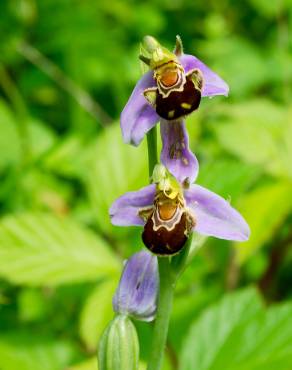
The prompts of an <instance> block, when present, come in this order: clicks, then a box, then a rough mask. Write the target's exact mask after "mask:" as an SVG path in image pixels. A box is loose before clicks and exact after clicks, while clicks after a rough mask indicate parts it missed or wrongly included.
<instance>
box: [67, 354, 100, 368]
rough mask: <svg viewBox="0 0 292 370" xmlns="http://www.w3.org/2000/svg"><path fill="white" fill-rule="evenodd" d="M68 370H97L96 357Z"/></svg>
mask: <svg viewBox="0 0 292 370" xmlns="http://www.w3.org/2000/svg"><path fill="white" fill-rule="evenodd" d="M68 370H98V364H97V357H93V358H90V359H89V360H86V361H83V362H81V363H79V364H77V365H73V366H70V367H69V368H68Z"/></svg>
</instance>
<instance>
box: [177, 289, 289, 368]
mask: <svg viewBox="0 0 292 370" xmlns="http://www.w3.org/2000/svg"><path fill="white" fill-rule="evenodd" d="M291 325H292V305H291V304H285V305H281V306H275V307H272V308H270V309H268V310H265V309H264V307H263V306H262V304H261V302H260V299H259V297H258V295H257V294H256V292H255V291H254V290H250V289H249V290H245V291H241V292H236V293H234V294H232V295H228V296H226V297H224V298H223V299H222V300H221V301H220V302H219V303H218V304H217V305H215V306H213V307H211V308H208V309H207V310H206V311H205V312H204V313H203V314H202V316H201V317H200V318H199V319H198V320H197V321H196V322H195V323H194V324H193V325H192V326H191V329H190V332H189V334H188V336H187V338H186V340H185V343H184V346H183V351H182V356H181V366H180V369H181V370H193V369H196V370H222V369H224V370H246V369H248V370H266V369H269V370H289V369H290V368H291V366H290V365H291V362H292V344H291V343H292V331H291Z"/></svg>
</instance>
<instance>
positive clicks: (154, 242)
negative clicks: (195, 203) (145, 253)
mask: <svg viewBox="0 0 292 370" xmlns="http://www.w3.org/2000/svg"><path fill="white" fill-rule="evenodd" d="M193 226H194V220H193V218H192V217H191V216H190V215H189V214H188V213H187V211H186V210H185V209H184V208H182V207H181V206H180V205H177V204H174V203H171V202H170V203H164V204H156V206H155V208H154V211H153V212H152V213H151V214H150V216H149V217H148V219H147V222H146V224H145V226H144V231H143V234H142V240H143V242H144V244H145V245H146V247H147V248H148V249H149V250H150V251H151V252H153V253H155V254H158V255H161V256H167V255H173V254H176V253H178V252H179V251H180V250H181V249H182V248H183V247H184V245H185V243H186V241H187V239H188V235H189V232H190V230H191V229H192V227H193Z"/></svg>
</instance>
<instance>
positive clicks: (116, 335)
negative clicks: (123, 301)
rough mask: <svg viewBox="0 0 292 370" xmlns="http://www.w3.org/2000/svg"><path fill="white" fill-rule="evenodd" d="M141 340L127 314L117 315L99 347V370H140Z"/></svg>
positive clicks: (106, 330) (105, 332)
mask: <svg viewBox="0 0 292 370" xmlns="http://www.w3.org/2000/svg"><path fill="white" fill-rule="evenodd" d="M138 363H139V341H138V336H137V332H136V328H135V326H134V325H133V323H132V321H131V320H130V319H129V318H128V317H127V316H122V315H118V316H116V317H115V318H114V319H113V320H112V321H111V322H110V323H109V325H108V327H107V328H106V329H105V331H104V333H103V335H102V338H101V341H100V343H99V349H98V369H99V370H138Z"/></svg>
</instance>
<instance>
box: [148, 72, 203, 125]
mask: <svg viewBox="0 0 292 370" xmlns="http://www.w3.org/2000/svg"><path fill="white" fill-rule="evenodd" d="M200 101H201V91H200V90H199V89H198V88H196V87H195V84H194V82H193V80H192V78H191V77H190V76H187V80H186V83H185V85H184V87H183V91H172V92H171V93H170V94H169V95H168V96H167V97H163V95H162V94H161V93H160V92H159V89H158V90H157V93H156V104H155V108H156V112H157V114H158V115H159V116H160V117H162V118H164V119H167V120H173V119H177V118H179V117H182V116H185V115H187V114H190V113H191V112H193V111H194V110H196V109H197V108H198V107H199V105H200Z"/></svg>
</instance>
